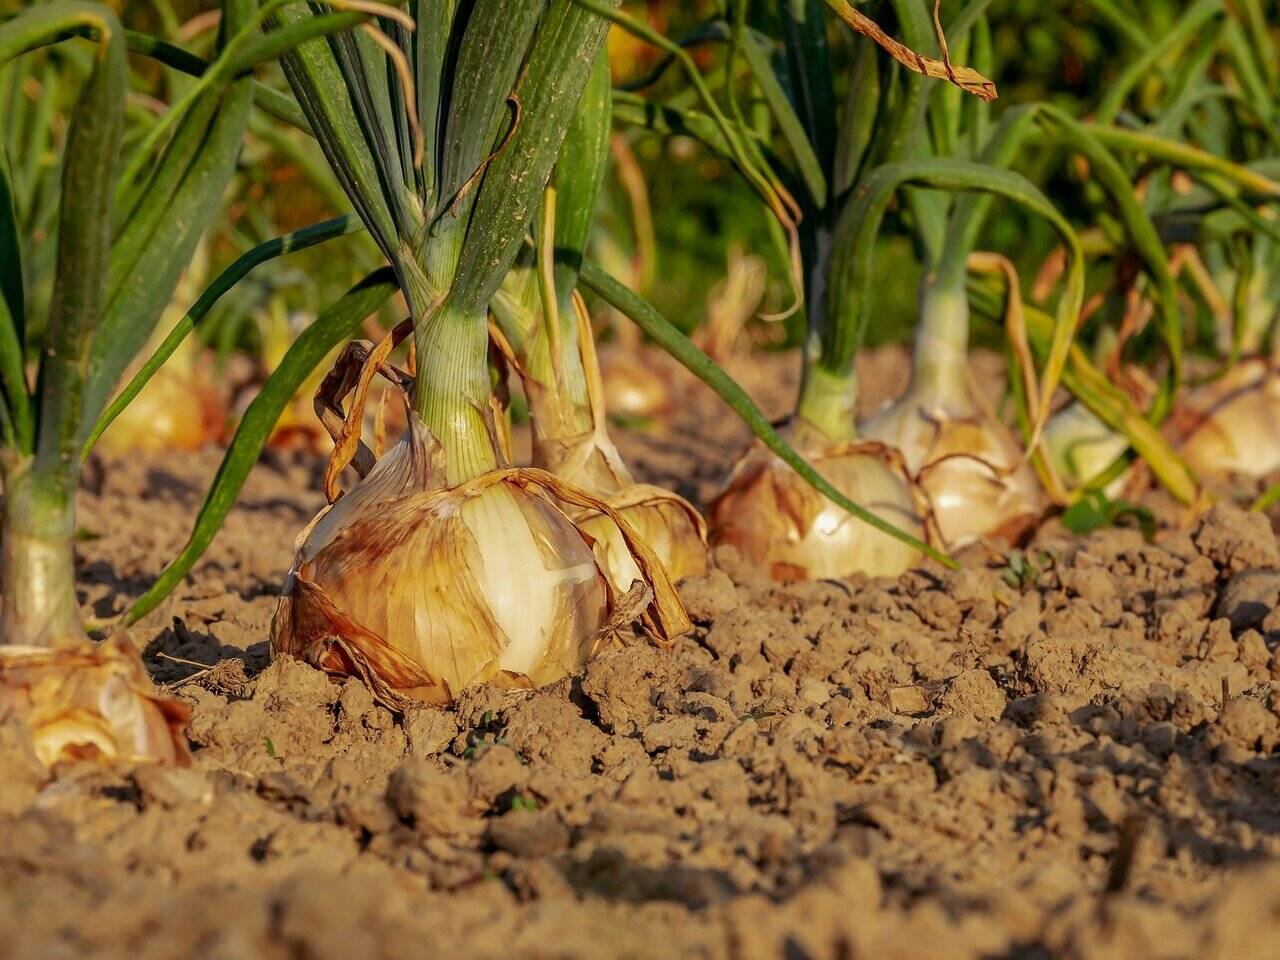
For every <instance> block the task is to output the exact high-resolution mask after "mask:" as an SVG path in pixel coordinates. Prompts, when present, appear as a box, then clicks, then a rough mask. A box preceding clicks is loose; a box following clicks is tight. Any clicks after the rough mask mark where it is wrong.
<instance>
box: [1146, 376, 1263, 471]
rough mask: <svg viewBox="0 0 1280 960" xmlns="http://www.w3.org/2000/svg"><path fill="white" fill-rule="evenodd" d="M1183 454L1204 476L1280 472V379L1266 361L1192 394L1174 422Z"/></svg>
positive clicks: (1189, 394)
mask: <svg viewBox="0 0 1280 960" xmlns="http://www.w3.org/2000/svg"><path fill="white" fill-rule="evenodd" d="M1171 429H1172V430H1173V431H1174V433H1175V434H1176V435H1177V437H1178V439H1179V444H1178V449H1179V452H1180V453H1181V454H1182V456H1183V458H1184V459H1185V460H1186V462H1187V465H1188V466H1190V467H1191V469H1192V471H1193V472H1195V473H1196V474H1197V475H1199V476H1201V477H1212V476H1222V475H1224V474H1229V473H1238V474H1241V475H1243V476H1248V477H1262V476H1266V475H1267V474H1270V473H1273V472H1275V471H1276V470H1280V376H1277V374H1276V371H1275V369H1274V368H1273V366H1272V365H1271V363H1270V362H1269V361H1268V360H1266V359H1265V358H1263V357H1251V358H1249V359H1247V360H1242V361H1240V362H1239V363H1237V364H1235V365H1234V366H1233V367H1231V369H1229V370H1228V371H1227V372H1226V373H1225V374H1224V375H1223V376H1221V377H1219V378H1218V379H1216V380H1214V381H1213V382H1211V383H1207V384H1205V385H1204V386H1201V387H1199V388H1197V389H1195V390H1191V391H1188V394H1187V396H1186V398H1185V399H1184V400H1183V401H1182V403H1181V404H1180V405H1179V406H1178V408H1177V410H1176V411H1175V412H1174V414H1173V417H1172V420H1171Z"/></svg>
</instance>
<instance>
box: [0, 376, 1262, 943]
mask: <svg viewBox="0 0 1280 960" xmlns="http://www.w3.org/2000/svg"><path fill="white" fill-rule="evenodd" d="M868 364H869V366H868V375H867V377H866V379H867V380H869V381H874V383H875V385H876V387H877V388H878V389H881V390H882V395H891V394H892V392H893V391H894V390H895V389H900V387H901V384H902V382H903V380H904V379H905V366H904V364H903V362H902V359H901V356H900V355H897V354H895V353H894V352H892V351H888V352H880V353H877V354H874V355H873V356H871V357H870V358H869V360H868ZM792 368H793V364H792V363H791V362H790V361H789V360H786V359H785V358H784V359H778V360H776V361H770V362H769V363H768V364H766V365H765V366H764V368H763V369H764V370H765V371H766V374H767V376H766V377H765V378H763V379H761V378H757V380H756V381H753V383H754V386H755V392H756V393H757V394H758V396H759V397H760V399H761V402H762V403H763V404H764V405H765V407H766V409H767V411H768V412H769V413H770V415H781V414H783V413H785V402H786V399H787V397H788V396H789V395H790V394H791V391H792V390H793V389H794V385H793V384H791V383H788V379H787V378H788V376H793V374H790V373H788V371H790V370H791V369H792ZM677 410H678V413H677V415H676V421H675V422H674V423H673V424H671V425H669V426H668V428H667V429H666V430H665V431H661V432H653V433H642V432H634V431H626V432H624V431H619V432H618V439H619V441H620V444H621V446H622V447H623V450H624V453H625V454H626V455H627V456H628V457H629V458H630V460H631V463H632V465H633V466H634V467H636V468H637V472H639V473H640V474H642V475H643V478H644V479H646V480H650V481H653V482H659V483H670V484H672V485H673V486H675V487H676V488H677V489H679V490H680V491H681V492H682V493H686V494H688V495H690V496H692V497H695V498H698V499H705V497H706V496H707V495H708V494H709V493H710V492H711V491H712V490H713V489H714V485H715V483H716V481H717V480H718V479H719V478H720V477H721V476H722V475H723V472H724V471H725V469H726V468H727V466H728V464H729V463H730V461H731V460H732V458H733V457H734V456H735V455H736V454H737V453H738V452H739V450H740V449H741V446H742V444H743V442H744V440H745V431H743V430H741V429H739V428H738V427H736V426H735V425H734V423H733V421H732V419H731V418H730V417H729V416H728V414H727V412H726V411H725V409H724V408H723V407H722V406H720V405H719V404H718V401H716V400H714V399H713V398H711V397H709V396H707V395H706V394H705V393H703V392H700V391H696V390H690V391H689V392H688V395H687V396H685V397H683V398H682V402H681V403H679V404H677ZM217 459H218V456H217V453H216V451H208V452H206V453H202V454H199V455H194V456H190V457H186V456H184V457H173V458H169V459H160V458H145V457H134V458H130V459H127V460H121V461H117V462H112V463H108V464H105V465H104V469H102V470H101V472H100V475H99V476H97V477H91V478H90V479H91V480H93V481H95V482H93V483H90V484H88V489H86V490H84V492H83V493H82V500H81V506H82V512H81V524H82V527H83V528H84V536H83V538H82V542H81V543H80V544H79V547H78V551H79V558H80V567H79V569H80V576H81V586H82V591H83V594H82V599H83V602H84V609H85V612H86V615H87V616H93V617H108V616H110V615H112V614H114V613H117V612H119V611H120V610H122V609H123V608H124V606H125V604H126V603H127V602H128V600H129V599H130V598H132V597H134V596H136V595H137V594H138V593H139V592H140V591H141V590H142V589H143V588H144V587H145V586H146V585H147V584H148V582H149V580H150V578H151V577H153V576H154V575H155V573H156V572H157V570H158V567H159V565H160V564H161V563H162V562H163V560H164V559H165V558H168V557H171V556H172V555H173V554H174V553H175V552H176V550H177V549H178V547H179V546H180V544H181V542H182V541H183V539H184V538H185V536H186V533H187V527H186V524H187V523H189V520H190V517H191V515H192V512H193V510H194V509H195V508H196V506H197V505H198V504H199V502H200V499H201V497H202V495H203V490H204V487H205V485H206V484H207V482H208V477H209V476H210V475H211V472H212V470H213V469H214V468H215V467H216V463H217ZM318 489H319V466H318V464H317V463H315V462H313V461H311V460H307V459H304V458H287V457H282V456H276V455H269V456H267V457H266V458H264V460H263V461H262V462H261V463H260V464H259V465H258V466H257V467H256V468H255V470H254V472H253V475H252V476H251V478H250V481H249V484H248V486H247V488H246V490H245V491H244V494H243V496H242V497H241V500H240V502H239V504H238V505H237V507H236V508H235V510H234V511H233V513H232V514H231V517H230V519H229V521H228V523H227V526H226V527H225V529H224V530H223V531H222V532H221V533H220V534H219V536H218V538H217V540H216V541H215V543H214V545H213V547H212V548H211V549H210V550H209V552H208V553H207V554H206V556H205V557H204V559H203V560H202V561H201V563H200V565H199V566H198V568H197V569H196V571H195V572H194V573H193V575H192V576H191V577H189V578H188V579H187V581H186V582H185V583H184V584H183V585H182V586H180V587H179V589H178V590H177V591H175V593H174V594H173V595H172V596H171V597H170V599H169V600H168V601H167V602H166V603H165V604H164V605H163V607H162V608H161V609H160V610H158V611H157V612H156V613H155V614H153V615H152V616H151V617H149V618H148V619H147V620H146V621H145V622H144V623H143V624H142V625H140V626H139V627H138V628H136V629H135V631H134V638H135V640H136V641H137V642H138V643H139V644H141V645H144V646H145V658H146V662H147V664H148V666H149V667H150V669H151V670H152V671H153V673H154V675H155V677H156V679H157V681H159V682H161V683H166V684H170V685H172V687H173V688H174V689H175V691H176V692H177V693H178V694H179V695H180V696H182V697H183V698H184V699H186V700H187V701H189V703H190V704H191V706H192V707H193V709H194V715H193V718H192V721H191V724H190V728H189V737H190V740H191V743H192V749H193V765H192V766H191V767H190V768H189V769H168V770H167V769H160V768H155V767H139V768H136V769H132V770H123V771H104V770H101V769H98V768H96V767H93V766H89V765H73V766H69V767H66V768H63V769H60V770H59V771H57V776H56V777H55V778H54V779H52V780H51V781H46V779H45V778H43V777H42V776H41V775H39V773H38V772H37V771H36V770H34V769H32V768H31V767H30V766H29V765H27V764H26V763H24V761H23V755H22V753H21V752H20V751H19V750H18V749H16V748H15V746H14V742H15V741H14V739H13V738H14V735H15V731H14V729H13V728H12V726H11V725H5V724H0V740H3V741H4V742H3V744H0V957H2V958H23V960H37V958H45V957H48V958H65V957H111V958H116V957H120V958H124V957H129V958H131V960H150V958H170V957H173V958H178V957H182V958H218V960H233V958H267V960H276V958H279V960H285V958H290V960H294V958H308V960H310V958H317V960H325V958H357V960H359V958H366V957H369V958H375V957H377V958H382V957H387V958H390V957H413V956H423V957H428V956H431V957H434V956H458V957H464V956H465V957H495V958H496V957H584V958H586V957H591V958H599V957H615V956H616V957H640V956H670V957H700V958H744V960H745V958H756V957H759V958H766V957H780V958H788V960H800V958H825V957H831V958H859V957H866V958H932V957H937V958H943V957H945V958H968V957H974V958H978V957H984V958H1021V960H1039V958H1049V957H1064V958H1086V957H1088V958H1112V957H1114V958H1121V957H1149V958H1181V957H1186V958H1228V957H1237V956H1243V955H1245V953H1246V951H1248V953H1249V954H1250V955H1254V956H1276V955H1278V954H1280V805H1277V797H1278V796H1280V763H1278V761H1277V758H1276V755H1275V751H1276V748H1277V746H1278V745H1280V653H1277V647H1280V609H1277V598H1278V597H1280V569H1278V568H1280V547H1278V546H1277V542H1276V538H1275V536H1274V534H1273V532H1272V530H1271V528H1270V526H1269V525H1268V523H1267V521H1266V519H1265V518H1263V517H1260V516H1258V515H1256V514H1247V513H1244V512H1242V511H1240V510H1238V509H1235V508H1233V507H1230V506H1216V507H1214V508H1213V509H1211V510H1210V511H1209V512H1208V513H1207V514H1206V515H1205V516H1203V517H1202V518H1201V519H1200V520H1198V521H1197V522H1196V523H1195V524H1194V525H1192V526H1190V527H1189V528H1187V529H1178V528H1177V527H1176V526H1166V527H1165V528H1164V529H1162V530H1161V532H1160V533H1159V534H1158V535H1157V537H1156V538H1155V541H1154V542H1151V543H1148V542H1145V541H1144V540H1143V537H1142V535H1141V533H1140V532H1139V531H1138V530H1136V529H1107V530H1102V531H1098V532H1095V533H1093V534H1090V535H1087V536H1084V537H1073V536H1070V535H1068V534H1066V533H1065V531H1063V530H1062V529H1061V527H1060V526H1058V525H1056V524H1054V523H1049V524H1046V525H1045V526H1044V527H1043V528H1042V529H1041V531H1040V532H1039V534H1038V535H1037V537H1036V539H1035V541H1034V542H1033V543H1032V544H1031V545H1030V546H1029V547H1028V550H1027V553H1026V557H1028V558H1030V560H1031V561H1033V562H1031V563H1023V564H1014V565H1012V566H1011V565H1009V564H1007V563H1006V562H1005V561H1003V560H1002V559H1000V558H995V557H993V556H991V555H988V554H986V553H982V552H971V554H970V555H969V557H968V562H967V565H966V567H965V569H963V570H960V571H958V572H954V573H944V572H942V571H941V570H940V569H936V568H928V567H926V568H922V569H921V570H918V571H914V572H911V573H909V574H907V575H905V576H903V577H901V578H900V579H898V580H897V581H885V580H881V581H869V580H867V579H865V578H858V577H855V578H852V579H849V580H846V581H840V582H837V581H822V582H813V583H802V584H797V585H793V586H787V587H781V586H777V585H775V584H772V583H770V582H767V581H764V580H762V579H761V578H760V577H759V575H758V573H757V571H756V570H754V569H752V568H750V567H749V566H748V565H746V564H744V563H742V562H741V561H740V559H739V558H738V557H737V556H736V555H735V554H734V553H733V552H732V550H721V551H719V552H718V553H717V554H716V556H715V561H716V563H715V567H714V569H713V570H712V571H711V572H710V573H709V574H708V575H707V576H705V577H701V578H698V579H693V580H689V581H686V582H684V583H683V584H682V586H681V592H682V595H683V597H684V600H685V603H686V605H687V607H688V609H689V612H690V615H691V616H692V618H693V620H694V621H695V625H696V626H695V629H694V631H693V632H692V633H691V634H690V635H689V636H687V637H686V638H684V639H682V640H680V641H679V642H678V643H677V644H676V645H675V646H674V648H673V649H672V650H670V651H668V652H665V653H664V652H660V651H658V650H656V649H654V648H652V647H651V646H649V645H648V644H647V643H646V642H644V641H643V640H642V639H640V638H638V637H637V638H636V639H635V641H634V642H633V643H631V644H629V645H627V646H626V647H625V648H623V649H619V650H615V651H611V652H609V653H606V654H604V655H602V656H601V657H599V658H598V659H596V660H595V661H593V662H592V663H591V664H590V665H589V667H588V668H587V670H586V671H585V673H584V674H582V675H580V676H576V677H572V678H570V679H567V680H565V681H563V682H561V683H558V684H556V685H554V686H551V687H548V688H545V689H542V690H538V691H535V692H530V693H518V692H503V691H499V690H496V689H493V688H489V687H481V688H479V689H475V690H470V691H467V692H465V693H464V694H463V695H462V697H461V699H460V701H459V702H458V704H457V705H456V706H455V707H454V708H452V709H449V710H444V711H437V710H421V711H413V712H410V713H408V714H406V715H404V716H396V715H393V714H391V713H389V712H388V711H387V710H385V709H383V708H381V707H378V706H376V705H375V704H374V703H373V701H372V700H371V698H370V696H369V694H368V692H367V691H366V690H365V688H364V687H363V686H362V685H361V684H360V683H359V682H357V681H354V680H351V681H347V682H345V683H341V684H339V683H333V682H330V680H328V679H327V678H326V677H325V676H324V675H323V674H321V673H319V672H317V671H315V670H313V669H311V668H310V667H307V666H305V665H303V664H301V663H299V662H296V661H293V660H289V659H279V660H276V661H275V662H274V663H270V664H269V663H268V656H267V645H266V637H267V632H268V628H269V622H270V618H271V614H272V611H273V608H274V603H275V594H276V592H277V591H278V590H279V588H280V585H281V582H282V580H283V577H284V574H285V570H286V567H287V564H288V562H289V559H290V556H291V554H292V549H293V540H294V537H295V536H296V534H297V532H298V530H299V529H300V528H301V527H302V525H303V524H304V523H305V522H306V521H307V519H309V518H310V516H311V515H312V513H313V512H314V511H315V510H316V509H317V508H318V507H319V505H320V503H321V497H320V494H319V493H318Z"/></svg>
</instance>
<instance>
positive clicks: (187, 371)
mask: <svg viewBox="0 0 1280 960" xmlns="http://www.w3.org/2000/svg"><path fill="white" fill-rule="evenodd" d="M188 356H190V352H189V351H183V350H182V348H179V351H178V353H177V354H176V355H175V356H174V357H173V358H172V359H171V360H170V362H169V363H167V364H166V365H165V366H163V367H161V368H160V369H159V370H157V371H156V373H155V375H154V376H153V377H152V378H151V379H150V380H149V381H147V385H146V386H145V387H143V388H142V390H141V392H139V393H138V395H137V396H136V397H135V398H134V399H133V400H132V401H131V402H130V403H129V405H128V406H127V407H125V408H124V409H123V410H121V411H120V414H119V415H118V416H117V417H116V418H115V419H114V420H113V421H112V422H111V426H110V427H108V428H107V430H106V432H105V433H104V434H103V435H102V439H101V440H100V441H99V445H100V449H101V450H102V451H103V452H104V453H106V454H109V455H113V456H118V455H121V454H125V453H130V452H135V451H144V452H148V453H165V452H169V451H175V450H176V451H182V452H192V451H195V450H200V449H202V448H203V447H205V446H207V445H208V444H210V443H216V442H217V441H218V440H219V439H221V438H222V435H223V432H224V431H225V429H226V424H227V406H226V402H225V400H224V399H223V396H222V394H221V392H220V391H218V390H217V388H216V387H215V386H214V385H213V381H212V379H211V378H210V377H209V375H208V373H207V372H206V371H205V370H204V369H203V368H202V366H201V364H200V363H199V361H198V360H196V359H192V360H190V361H188V360H186V359H185V358H186V357H188Z"/></svg>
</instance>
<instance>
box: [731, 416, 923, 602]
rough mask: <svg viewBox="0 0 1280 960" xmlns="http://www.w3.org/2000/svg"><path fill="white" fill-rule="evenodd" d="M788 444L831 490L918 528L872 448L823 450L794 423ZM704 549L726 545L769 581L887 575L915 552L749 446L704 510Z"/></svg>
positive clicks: (895, 480) (900, 482) (910, 505)
mask: <svg viewBox="0 0 1280 960" xmlns="http://www.w3.org/2000/svg"><path fill="white" fill-rule="evenodd" d="M784 437H785V438H786V439H787V440H788V442H789V443H790V444H791V445H792V446H793V447H794V448H795V449H796V450H797V451H798V452H799V453H800V454H801V455H802V456H804V457H805V459H807V460H808V461H809V462H810V463H812V464H813V466H814V468H815V469H816V470H817V471H818V472H819V473H821V474H822V475H823V476H824V477H825V478H826V479H827V480H828V481H829V482H830V483H831V484H832V486H834V487H835V488H836V489H837V490H839V491H840V492H841V493H842V494H844V495H845V496H846V497H848V498H849V499H850V500H852V501H853V502H854V503H857V504H860V505H861V506H863V507H865V508H867V509H868V510H870V511H871V512H872V513H874V514H876V515H877V516H879V517H881V518H882V519H884V520H887V521H889V522H890V523H892V524H893V525H894V526H896V527H898V528H900V529H902V530H904V531H907V532H909V533H911V534H913V535H915V536H917V537H922V536H923V524H922V523H921V520H920V514H919V512H918V511H917V509H916V505H915V503H914V502H913V498H912V495H911V491H910V488H909V487H908V485H907V483H906V482H905V481H904V479H903V478H902V476H900V475H899V473H898V472H897V471H896V470H895V469H894V468H893V467H892V466H891V465H890V464H889V463H888V462H887V461H886V460H885V459H884V458H883V457H881V456H879V455H878V453H877V452H876V451H875V448H876V447H877V446H878V445H876V444H856V443H854V444H841V445H831V444H828V443H823V442H821V441H820V440H819V438H818V435H817V431H815V430H813V429H811V428H808V427H806V426H805V425H804V424H803V422H802V421H797V422H796V423H793V425H792V426H790V427H788V428H787V429H786V430H785V431H784ZM709 519H710V526H711V543H712V545H719V544H730V545H732V546H734V547H736V548H737V549H738V551H739V552H740V553H741V554H742V555H743V556H744V557H745V558H746V559H747V560H748V561H750V562H751V563H754V564H757V565H760V566H762V567H763V568H764V569H765V570H766V571H767V572H768V574H769V576H770V577H771V578H772V579H774V580H777V581H781V582H788V581H794V580H815V579H824V578H839V577H846V576H849V575H850V574H853V573H859V572H860V573H865V574H868V575H869V576H888V577H894V576H897V575H898V574H900V573H902V572H903V571H905V570H907V569H908V568H909V567H910V566H911V565H912V564H913V563H915V562H916V561H917V560H918V559H919V557H920V554H919V552H918V551H917V550H916V549H915V548H914V547H911V546H909V545H908V544H904V543H902V542H901V541H900V540H897V539H895V538H893V537H891V536H889V535H888V534H886V533H883V532H882V531H880V530H877V529H875V528H874V527H872V526H870V525H868V524H866V523H864V522H863V521H862V520H859V519H858V518H857V517H854V516H852V515H851V514H849V513H846V512H845V511H844V510H842V509H841V508H840V507H838V506H836V504H834V503H832V502H831V501H830V500H828V499H827V498H826V497H825V496H823V495H822V494H821V493H819V492H818V491H816V490H814V489H813V488H812V487H811V486H810V485H809V484H808V482H807V481H805V480H804V479H803V478H802V477H800V476H799V475H798V474H797V473H796V472H795V471H794V470H792V468H791V467H790V466H788V465H787V464H786V463H784V462H783V461H782V460H781V459H779V458H778V457H777V456H775V455H774V454H773V453H772V452H771V451H770V450H769V449H768V448H767V447H765V446H764V445H763V444H761V443H759V442H756V443H753V444H752V446H751V447H750V448H749V449H748V450H747V452H746V454H745V455H744V456H743V457H742V459H741V460H739V461H738V463H737V464H736V465H735V466H734V469H733V472H732V474H731V475H730V477H729V481H728V483H727V484H726V485H725V489H724V490H723V491H722V492H721V493H720V494H719V495H718V496H717V497H716V499H715V500H714V501H713V502H712V504H711V509H710V511H709Z"/></svg>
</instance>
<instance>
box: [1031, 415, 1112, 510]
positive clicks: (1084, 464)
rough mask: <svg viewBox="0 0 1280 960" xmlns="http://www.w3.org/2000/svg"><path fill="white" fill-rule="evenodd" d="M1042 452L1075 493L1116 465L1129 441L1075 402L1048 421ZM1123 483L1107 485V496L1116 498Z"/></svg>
mask: <svg viewBox="0 0 1280 960" xmlns="http://www.w3.org/2000/svg"><path fill="white" fill-rule="evenodd" d="M1044 448H1045V451H1046V452H1047V453H1048V454H1049V461H1050V462H1051V463H1052V464H1053V468H1054V470H1055V471H1056V473H1057V474H1058V476H1059V477H1060V478H1061V479H1062V481H1063V483H1064V484H1065V485H1066V486H1067V487H1068V488H1070V489H1073V490H1078V489H1080V488H1081V487H1084V486H1085V485H1086V484H1088V483H1089V482H1090V481H1091V480H1093V479H1094V478H1095V477H1098V476H1100V475H1101V474H1102V472H1103V471H1105V470H1106V469H1107V468H1108V467H1110V466H1111V465H1112V464H1113V463H1115V461H1116V458H1117V457H1119V456H1120V455H1121V454H1123V453H1124V452H1125V450H1127V449H1128V448H1129V441H1128V440H1126V439H1125V438H1124V437H1123V436H1122V435H1121V434H1118V433H1116V432H1115V431H1114V430H1112V429H1111V428H1110V427H1108V426H1107V425H1106V424H1105V423H1103V422H1102V421H1101V420H1099V419H1098V417H1097V416H1096V415H1095V414H1094V413H1093V412H1092V411H1091V410H1090V409H1089V408H1088V407H1086V406H1085V405H1084V404H1083V403H1080V402H1079V401H1078V400H1077V401H1075V402H1073V403H1070V404H1068V405H1067V406H1065V407H1063V408H1062V409H1061V410H1059V411H1058V412H1057V413H1055V414H1054V415H1053V416H1052V417H1050V418H1049V422H1048V423H1047V424H1045V428H1044ZM1124 483H1125V475H1124V474H1121V475H1120V476H1118V477H1116V478H1115V479H1114V480H1113V481H1111V483H1110V484H1108V485H1107V487H1106V493H1107V495H1108V496H1118V495H1119V493H1120V491H1121V490H1122V489H1123V488H1124Z"/></svg>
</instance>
